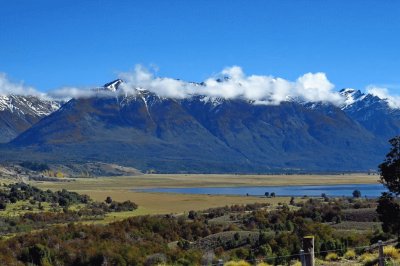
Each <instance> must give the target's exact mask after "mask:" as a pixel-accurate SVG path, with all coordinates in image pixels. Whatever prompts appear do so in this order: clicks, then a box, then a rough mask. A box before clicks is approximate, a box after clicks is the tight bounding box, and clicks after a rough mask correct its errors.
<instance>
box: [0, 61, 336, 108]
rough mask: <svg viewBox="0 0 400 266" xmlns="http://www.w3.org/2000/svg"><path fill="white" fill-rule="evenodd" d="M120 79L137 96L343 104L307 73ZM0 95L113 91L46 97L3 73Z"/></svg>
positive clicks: (319, 77) (145, 73)
mask: <svg viewBox="0 0 400 266" xmlns="http://www.w3.org/2000/svg"><path fill="white" fill-rule="evenodd" d="M119 77H120V78H121V79H122V80H124V83H122V84H121V85H120V88H121V91H120V93H124V94H128V95H134V94H136V93H137V89H138V88H139V89H147V90H149V91H151V92H154V93H156V94H157V95H159V96H161V97H171V98H177V99H182V98H186V97H191V96H193V95H205V96H209V97H221V98H226V99H235V98H241V99H246V100H253V101H255V102H256V103H258V104H269V105H278V104H280V103H281V102H283V101H286V100H288V99H289V98H297V99H301V100H304V101H313V102H317V101H322V102H330V103H333V104H340V103H341V102H343V99H342V97H341V96H340V95H339V93H338V92H335V91H334V90H333V89H334V85H333V84H332V83H331V82H330V81H329V80H328V79H327V77H326V75H325V73H307V74H305V75H303V76H301V77H299V78H298V79H297V80H295V81H289V80H286V79H283V78H279V77H273V76H266V75H246V74H245V73H244V71H243V70H242V68H241V67H239V66H232V67H227V68H225V69H223V70H222V71H221V72H220V73H219V74H217V75H215V76H211V77H209V78H208V79H206V80H205V81H204V82H203V83H202V84H196V83H191V82H185V81H182V80H177V79H173V78H168V77H164V78H161V77H157V76H155V75H154V74H153V73H152V72H151V71H149V70H148V69H146V68H144V67H142V66H140V65H137V66H136V67H135V69H134V71H132V72H126V73H121V74H119ZM0 93H3V94H8V93H14V94H32V95H42V96H43V95H46V96H47V97H50V98H53V99H62V100H68V99H71V98H82V97H91V96H93V95H110V94H111V92H108V93H105V92H98V91H96V90H91V89H89V88H76V87H63V88H60V89H56V90H53V91H50V92H48V93H47V94H43V93H39V92H38V91H36V90H35V89H34V88H32V87H27V86H25V85H23V84H22V83H19V84H17V83H12V82H10V81H9V80H8V79H7V77H6V76H5V75H4V74H1V75H0Z"/></svg>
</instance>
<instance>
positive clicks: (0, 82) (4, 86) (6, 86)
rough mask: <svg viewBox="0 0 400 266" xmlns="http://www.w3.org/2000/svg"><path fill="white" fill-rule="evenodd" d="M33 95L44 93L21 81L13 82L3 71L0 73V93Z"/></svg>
mask: <svg viewBox="0 0 400 266" xmlns="http://www.w3.org/2000/svg"><path fill="white" fill-rule="evenodd" d="M8 94H16V95H34V96H43V95H44V94H43V93H41V92H39V91H37V90H35V89H34V88H33V87H30V86H26V85H24V83H23V82H19V83H15V82H12V81H10V80H9V79H8V77H7V75H6V74H5V73H0V95H8Z"/></svg>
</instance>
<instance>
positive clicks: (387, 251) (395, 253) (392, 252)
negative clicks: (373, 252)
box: [383, 246, 400, 260]
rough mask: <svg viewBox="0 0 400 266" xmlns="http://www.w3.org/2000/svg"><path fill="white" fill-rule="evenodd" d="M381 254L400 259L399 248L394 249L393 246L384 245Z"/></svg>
mask: <svg viewBox="0 0 400 266" xmlns="http://www.w3.org/2000/svg"><path fill="white" fill-rule="evenodd" d="M383 255H384V256H385V257H390V258H392V259H395V260H397V259H400V252H399V250H398V249H396V248H395V247H393V246H386V247H383Z"/></svg>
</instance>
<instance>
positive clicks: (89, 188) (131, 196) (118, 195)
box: [32, 174, 378, 219]
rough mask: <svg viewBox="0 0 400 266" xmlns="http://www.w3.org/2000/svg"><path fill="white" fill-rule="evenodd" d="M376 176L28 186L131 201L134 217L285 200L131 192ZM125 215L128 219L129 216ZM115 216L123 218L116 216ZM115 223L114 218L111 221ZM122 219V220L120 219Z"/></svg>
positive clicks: (164, 178)
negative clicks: (150, 189)
mask: <svg viewBox="0 0 400 266" xmlns="http://www.w3.org/2000/svg"><path fill="white" fill-rule="evenodd" d="M377 180H378V176H377V175H367V174H346V175H201V174H198V175H189V174H165V175H161V174H152V175H141V176H132V177H112V178H110V177H104V178H85V179H84V178H82V179H76V180H75V181H71V182H32V184H33V185H35V186H38V187H40V188H42V189H52V190H61V189H63V188H65V189H67V190H72V191H76V192H78V193H84V194H88V195H89V196H91V197H92V198H93V199H95V200H99V201H102V200H104V199H105V198H106V197H107V196H110V197H112V198H113V199H114V200H116V201H124V200H131V201H134V202H136V203H137V204H138V205H139V206H140V208H139V209H138V210H137V211H135V212H134V213H135V215H142V214H168V213H183V212H188V211H189V210H202V209H207V208H212V207H220V206H225V205H233V204H247V203H254V202H270V203H272V204H277V203H279V202H282V203H283V202H288V201H289V198H284V197H277V198H264V197H251V196H250V197H246V196H223V195H187V194H168V193H147V192H135V191H131V190H132V189H140V188H154V187H218V186H220V187H223V186H237V187H238V186H239V187H240V186H279V185H326V184H372V183H376V182H377ZM129 215H132V213H130V214H129ZM119 216H124V214H120V215H119ZM112 218H116V219H118V217H117V216H116V217H112ZM121 218H122V217H121Z"/></svg>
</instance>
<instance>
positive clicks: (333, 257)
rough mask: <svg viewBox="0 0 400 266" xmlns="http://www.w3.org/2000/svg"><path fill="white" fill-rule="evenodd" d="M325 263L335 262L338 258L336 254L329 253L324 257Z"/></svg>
mask: <svg viewBox="0 0 400 266" xmlns="http://www.w3.org/2000/svg"><path fill="white" fill-rule="evenodd" d="M325 260H326V261H337V260H339V256H338V255H337V254H336V253H333V252H330V253H328V254H327V255H326V256H325Z"/></svg>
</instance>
